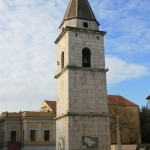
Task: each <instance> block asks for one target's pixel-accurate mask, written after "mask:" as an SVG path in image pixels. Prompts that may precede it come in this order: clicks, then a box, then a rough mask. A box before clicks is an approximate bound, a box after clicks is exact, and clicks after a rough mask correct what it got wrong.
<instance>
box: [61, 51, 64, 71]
mask: <svg viewBox="0 0 150 150" xmlns="http://www.w3.org/2000/svg"><path fill="white" fill-rule="evenodd" d="M63 68H64V52H62V54H61V69H63Z"/></svg>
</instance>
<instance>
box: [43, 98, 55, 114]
mask: <svg viewBox="0 0 150 150" xmlns="http://www.w3.org/2000/svg"><path fill="white" fill-rule="evenodd" d="M45 102H46V103H47V105H48V106H49V107H50V108H51V109H52V110H53V112H54V113H55V114H56V101H48V100H45Z"/></svg>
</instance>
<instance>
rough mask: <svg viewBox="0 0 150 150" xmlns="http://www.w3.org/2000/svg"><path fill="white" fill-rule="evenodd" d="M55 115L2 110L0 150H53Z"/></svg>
mask: <svg viewBox="0 0 150 150" xmlns="http://www.w3.org/2000/svg"><path fill="white" fill-rule="evenodd" d="M54 117H55V115H54V114H53V113H50V112H20V113H8V112H4V113H2V114H1V118H0V150H55V132H56V131H55V121H54Z"/></svg>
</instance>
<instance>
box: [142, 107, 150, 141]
mask: <svg viewBox="0 0 150 150" xmlns="http://www.w3.org/2000/svg"><path fill="white" fill-rule="evenodd" d="M140 121H141V137H142V143H150V107H149V104H147V105H146V106H143V107H142V108H141V112H140Z"/></svg>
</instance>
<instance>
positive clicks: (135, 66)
mask: <svg viewBox="0 0 150 150" xmlns="http://www.w3.org/2000/svg"><path fill="white" fill-rule="evenodd" d="M89 2H90V4H91V7H92V9H93V11H94V13H95V16H96V18H97V20H98V21H99V22H100V24H101V26H100V30H104V31H107V35H106V36H105V52H106V67H108V68H109V72H108V73H107V84H108V94H116V95H122V96H124V97H125V98H127V99H129V100H131V101H133V102H135V103H136V104H138V105H140V106H142V105H145V104H146V100H145V98H146V97H147V96H148V95H150V38H149V35H150V29H149V28H150V17H149V14H150V9H149V7H150V1H149V0H142V1H141V0H94V1H93V0H89ZM67 5H68V0H21V1H20V0H0V112H3V111H20V110H38V109H39V108H40V105H41V103H42V101H43V100H55V99H56V90H55V88H56V81H55V79H54V76H55V74H56V45H55V44H54V41H55V39H56V38H57V36H58V35H59V29H58V27H59V25H60V23H61V21H62V18H63V16H64V13H65V10H66V8H67Z"/></svg>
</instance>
